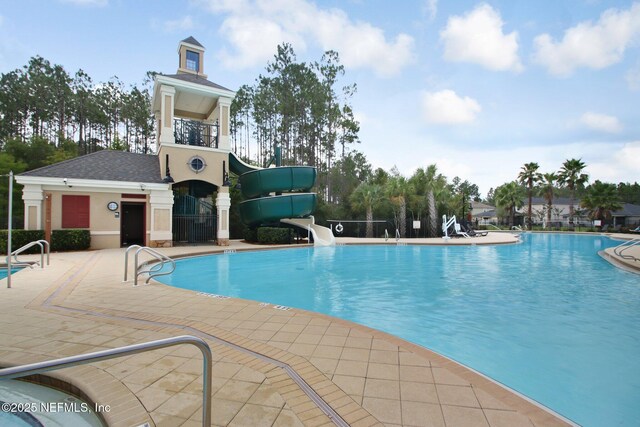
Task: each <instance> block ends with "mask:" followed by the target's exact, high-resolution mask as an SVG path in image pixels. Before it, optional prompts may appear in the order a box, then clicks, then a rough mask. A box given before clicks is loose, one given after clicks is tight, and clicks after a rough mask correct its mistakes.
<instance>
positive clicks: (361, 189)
mask: <svg viewBox="0 0 640 427" xmlns="http://www.w3.org/2000/svg"><path fill="white" fill-rule="evenodd" d="M349 199H350V200H351V204H352V206H353V207H355V208H357V209H362V208H364V209H365V211H366V216H367V237H373V208H374V206H376V205H377V204H379V203H380V202H381V201H382V200H384V192H383V191H382V187H381V186H379V185H377V184H370V183H368V182H363V183H362V184H360V185H359V186H358V187H357V188H356V189H355V190H354V192H353V193H351V196H350V197H349Z"/></svg>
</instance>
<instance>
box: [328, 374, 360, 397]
mask: <svg viewBox="0 0 640 427" xmlns="http://www.w3.org/2000/svg"><path fill="white" fill-rule="evenodd" d="M332 381H333V382H334V383H335V385H337V386H338V387H340V388H341V389H342V390H343V391H344V392H345V393H347V394H349V395H359V396H362V395H363V393H364V382H365V379H364V377H353V376H347V375H334V376H333V378H332Z"/></svg>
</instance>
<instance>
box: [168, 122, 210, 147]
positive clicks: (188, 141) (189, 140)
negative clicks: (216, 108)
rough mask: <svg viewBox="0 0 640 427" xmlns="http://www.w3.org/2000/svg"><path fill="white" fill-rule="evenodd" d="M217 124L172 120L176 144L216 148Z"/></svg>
mask: <svg viewBox="0 0 640 427" xmlns="http://www.w3.org/2000/svg"><path fill="white" fill-rule="evenodd" d="M218 129H219V125H218V123H217V122H216V123H214V124H208V123H203V122H199V121H196V120H184V119H173V136H174V137H175V140H176V144H184V145H196V146H199V147H209V148H218Z"/></svg>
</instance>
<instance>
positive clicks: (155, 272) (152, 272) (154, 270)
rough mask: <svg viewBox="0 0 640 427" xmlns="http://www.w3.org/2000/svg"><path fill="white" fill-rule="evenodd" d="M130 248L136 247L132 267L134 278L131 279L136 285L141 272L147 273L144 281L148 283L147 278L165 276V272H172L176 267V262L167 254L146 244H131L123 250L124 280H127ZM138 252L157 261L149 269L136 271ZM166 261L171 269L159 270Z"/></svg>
mask: <svg viewBox="0 0 640 427" xmlns="http://www.w3.org/2000/svg"><path fill="white" fill-rule="evenodd" d="M132 249H137V250H136V254H135V256H134V267H133V268H134V270H133V271H134V272H135V278H134V281H133V285H134V286H138V276H140V275H141V274H147V273H148V274H149V277H147V280H146V281H145V283H149V280H151V279H152V278H153V277H158V276H166V275H167V274H171V273H173V272H174V271H175V269H176V262H175V261H174V260H172V259H171V258H169V257H168V256H166V255H164V254H161V253H160V252H158V251H155V250H153V249H151V248H150V247H148V246H140V245H131V246H129V247H128V248H127V250H126V251H124V281H125V282H126V281H127V273H128V272H129V251H130V250H132ZM140 252H146V253H148V254H149V255H151V256H152V257H154V258H155V259H157V260H158V262H157V263H154V264H152V265H151V267H149V269H147V270H144V269H143V270H140V271H138V256H139V255H140ZM167 263H168V264H170V265H171V269H169V270H168V271H161V270H162V268H163V267H164V265H165V264H167Z"/></svg>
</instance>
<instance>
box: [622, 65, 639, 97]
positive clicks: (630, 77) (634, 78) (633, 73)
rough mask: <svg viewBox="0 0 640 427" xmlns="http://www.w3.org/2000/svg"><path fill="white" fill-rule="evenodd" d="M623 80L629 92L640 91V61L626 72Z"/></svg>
mask: <svg viewBox="0 0 640 427" xmlns="http://www.w3.org/2000/svg"><path fill="white" fill-rule="evenodd" d="M624 77H625V80H626V81H627V85H628V86H629V89H631V90H640V61H639V62H637V63H636V65H635V66H634V67H633V68H631V69H630V70H629V71H627V74H625V76H624Z"/></svg>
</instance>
